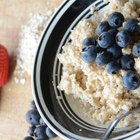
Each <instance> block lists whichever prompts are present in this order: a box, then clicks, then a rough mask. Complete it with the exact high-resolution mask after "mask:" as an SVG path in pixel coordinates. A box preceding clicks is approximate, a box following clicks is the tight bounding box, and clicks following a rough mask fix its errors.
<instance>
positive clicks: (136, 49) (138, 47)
mask: <svg viewBox="0 0 140 140" xmlns="http://www.w3.org/2000/svg"><path fill="white" fill-rule="evenodd" d="M132 53H133V56H134V57H140V43H136V44H135V45H134V46H133V50H132Z"/></svg>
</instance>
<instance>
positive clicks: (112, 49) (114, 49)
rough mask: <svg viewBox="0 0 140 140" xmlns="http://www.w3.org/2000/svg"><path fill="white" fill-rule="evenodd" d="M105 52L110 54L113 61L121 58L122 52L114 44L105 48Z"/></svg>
mask: <svg viewBox="0 0 140 140" xmlns="http://www.w3.org/2000/svg"><path fill="white" fill-rule="evenodd" d="M107 51H108V52H110V53H112V55H113V58H114V59H118V58H120V57H121V56H122V50H121V48H120V47H119V46H118V45H117V44H116V43H114V44H113V45H112V46H111V47H109V48H107Z"/></svg>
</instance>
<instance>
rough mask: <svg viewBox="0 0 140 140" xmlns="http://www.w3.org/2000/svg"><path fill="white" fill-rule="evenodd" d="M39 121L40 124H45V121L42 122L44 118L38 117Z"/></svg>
mask: <svg viewBox="0 0 140 140" xmlns="http://www.w3.org/2000/svg"><path fill="white" fill-rule="evenodd" d="M39 123H40V125H45V126H46V123H45V122H44V120H43V119H42V118H40V120H39Z"/></svg>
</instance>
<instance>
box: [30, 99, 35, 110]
mask: <svg viewBox="0 0 140 140" xmlns="http://www.w3.org/2000/svg"><path fill="white" fill-rule="evenodd" d="M30 106H31V108H32V109H36V105H35V102H34V100H32V101H31V104H30Z"/></svg>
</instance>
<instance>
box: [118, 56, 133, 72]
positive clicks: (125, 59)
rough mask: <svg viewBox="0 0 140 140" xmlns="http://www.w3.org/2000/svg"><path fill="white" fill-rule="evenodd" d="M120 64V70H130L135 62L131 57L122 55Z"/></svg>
mask: <svg viewBox="0 0 140 140" xmlns="http://www.w3.org/2000/svg"><path fill="white" fill-rule="evenodd" d="M120 64H121V67H122V69H125V70H131V69H133V68H134V64H135V61H134V58H133V57H132V56H131V55H123V56H122V57H121V58H120Z"/></svg>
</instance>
